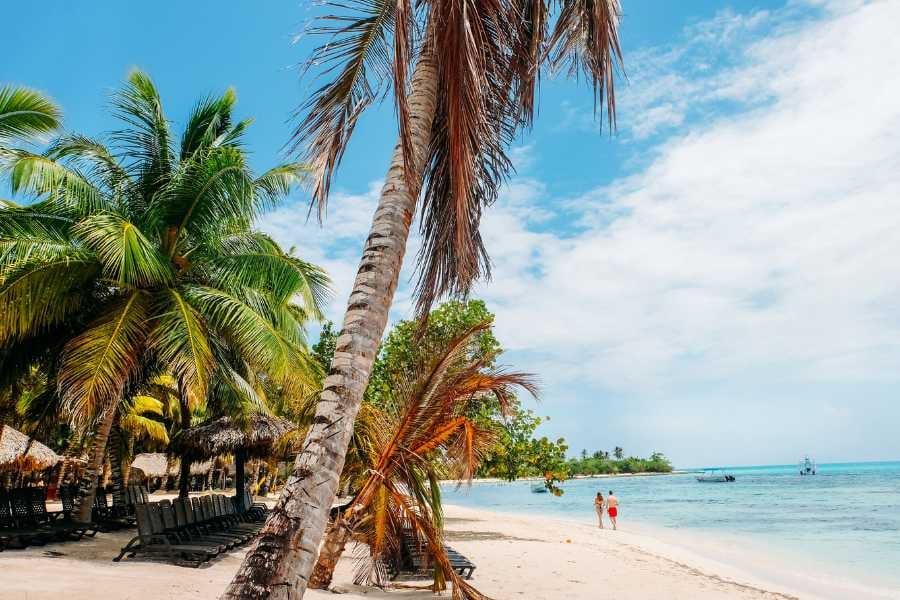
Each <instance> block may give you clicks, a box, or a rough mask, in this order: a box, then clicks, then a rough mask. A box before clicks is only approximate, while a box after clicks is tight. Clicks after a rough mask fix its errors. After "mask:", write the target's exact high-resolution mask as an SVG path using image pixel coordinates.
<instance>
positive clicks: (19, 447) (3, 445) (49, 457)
mask: <svg viewBox="0 0 900 600" xmlns="http://www.w3.org/2000/svg"><path fill="white" fill-rule="evenodd" d="M26 449H27V450H28V453H27V454H26V453H25V450H26ZM58 462H59V455H58V454H57V453H56V452H54V451H53V450H51V449H50V448H48V447H47V446H45V445H44V444H42V443H40V442H38V441H37V440H34V439H32V438H29V437H28V436H27V435H25V434H24V433H22V432H21V431H18V430H16V429H13V428H12V427H10V426H9V425H4V426H3V430H2V431H0V471H19V470H21V471H40V470H43V469H49V468H50V467H52V466H54V465H55V464H56V463H58Z"/></svg>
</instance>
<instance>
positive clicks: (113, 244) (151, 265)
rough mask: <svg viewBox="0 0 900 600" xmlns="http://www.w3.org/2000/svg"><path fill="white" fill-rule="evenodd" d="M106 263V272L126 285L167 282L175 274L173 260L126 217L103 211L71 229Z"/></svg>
mask: <svg viewBox="0 0 900 600" xmlns="http://www.w3.org/2000/svg"><path fill="white" fill-rule="evenodd" d="M72 233H73V235H75V236H76V237H77V238H78V239H80V240H82V241H83V242H84V245H85V246H87V247H88V248H90V249H91V250H92V251H93V252H94V253H95V254H96V255H97V258H98V259H99V260H100V263H101V264H102V265H103V273H104V275H105V276H106V277H107V278H109V279H111V280H113V281H116V282H117V283H119V284H120V285H123V286H145V287H146V286H154V285H165V284H166V283H168V282H170V281H171V280H172V278H173V276H174V274H173V272H172V266H171V262H170V261H169V260H168V259H167V258H166V257H165V256H163V255H162V254H160V252H159V250H158V249H157V247H156V246H155V245H154V244H153V242H151V241H150V240H148V239H147V238H146V237H144V234H143V233H142V232H141V230H140V229H138V227H136V226H135V225H134V224H133V223H131V222H129V221H126V220H125V219H123V218H121V217H119V216H117V215H113V214H109V213H100V214H96V215H93V216H91V217H88V218H87V219H84V220H83V221H81V222H79V223H78V224H77V225H75V227H73V228H72Z"/></svg>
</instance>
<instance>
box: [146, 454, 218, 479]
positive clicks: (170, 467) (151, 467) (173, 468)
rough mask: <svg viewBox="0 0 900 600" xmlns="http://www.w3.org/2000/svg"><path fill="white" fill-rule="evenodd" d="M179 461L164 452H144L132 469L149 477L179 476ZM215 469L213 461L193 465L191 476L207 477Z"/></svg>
mask: <svg viewBox="0 0 900 600" xmlns="http://www.w3.org/2000/svg"><path fill="white" fill-rule="evenodd" d="M178 466H179V461H178V459H172V458H170V457H168V456H167V455H165V454H164V453H162V452H142V453H141V454H138V455H137V456H135V457H134V460H133V461H131V468H132V469H139V470H140V471H141V473H143V474H144V475H146V476H147V477H166V476H167V475H177V474H178V470H179V469H178ZM212 468H213V461H212V460H205V461H203V462H195V463H192V464H191V470H190V473H191V475H205V474H206V473H208V472H209V470H210V469H212Z"/></svg>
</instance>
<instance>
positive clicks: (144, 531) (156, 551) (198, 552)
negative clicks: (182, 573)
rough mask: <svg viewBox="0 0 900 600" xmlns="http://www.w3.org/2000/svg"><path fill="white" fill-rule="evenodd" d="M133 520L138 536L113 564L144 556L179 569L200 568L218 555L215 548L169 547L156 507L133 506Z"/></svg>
mask: <svg viewBox="0 0 900 600" xmlns="http://www.w3.org/2000/svg"><path fill="white" fill-rule="evenodd" d="M135 517H136V519H137V528H138V535H137V536H136V537H134V538H132V539H131V541H129V542H128V544H126V545H125V546H124V547H123V548H122V550H121V551H120V552H119V555H118V556H116V557H115V558H114V559H113V561H114V562H119V561H120V560H122V558H123V557H124V556H126V555H127V556H128V557H129V558H131V557H134V556H135V555H137V554H146V555H149V556H159V557H162V558H165V559H167V560H168V561H169V562H172V563H174V564H178V565H183V566H193V567H199V566H200V565H201V564H203V563H204V562H206V561H208V560H209V559H211V558H213V557H215V556H216V555H218V554H219V547H218V546H215V547H213V546H209V545H205V544H179V543H172V540H171V539H170V537H169V536H167V535H165V533H164V531H165V527H164V526H163V522H162V514H161V511H160V507H159V505H158V504H156V503H141V504H137V505H135Z"/></svg>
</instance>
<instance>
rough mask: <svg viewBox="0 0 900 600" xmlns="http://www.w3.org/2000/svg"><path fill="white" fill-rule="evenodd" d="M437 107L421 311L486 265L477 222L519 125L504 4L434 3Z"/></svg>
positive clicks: (509, 9)
mask: <svg viewBox="0 0 900 600" xmlns="http://www.w3.org/2000/svg"><path fill="white" fill-rule="evenodd" d="M434 11H435V12H434V14H433V15H432V19H434V20H435V22H436V23H439V24H440V26H437V27H435V33H434V38H435V39H434V47H435V51H436V62H437V69H438V74H437V78H438V93H437V98H438V105H437V113H436V115H435V119H434V125H433V131H432V143H431V149H430V156H429V159H428V164H427V169H426V178H427V182H426V186H425V195H424V198H423V204H422V210H423V212H422V220H421V232H422V237H423V244H422V248H421V250H420V254H419V265H420V267H419V280H418V287H417V292H418V294H419V299H418V308H419V312H420V314H426V313H427V311H428V309H429V307H430V306H431V304H432V303H433V302H434V300H435V299H437V298H438V297H440V296H443V295H447V294H449V295H464V294H465V293H466V292H467V291H468V290H469V288H470V287H471V285H472V283H473V282H474V281H475V280H476V279H478V278H479V277H482V276H484V277H489V276H490V265H489V261H488V256H487V252H486V250H485V248H484V243H483V241H482V239H481V234H480V233H479V231H478V227H479V224H480V220H481V213H482V211H483V210H484V208H485V207H486V206H488V205H490V204H492V203H493V202H494V200H495V199H496V197H497V194H498V192H499V188H500V185H501V183H502V182H503V180H504V179H505V177H506V176H507V174H508V173H509V171H510V169H511V167H512V163H511V162H510V160H509V158H508V157H507V156H506V152H505V150H506V148H507V147H508V146H509V145H510V143H511V142H512V140H513V138H514V135H515V132H516V129H517V128H518V126H519V124H520V112H519V110H518V109H517V105H516V103H515V102H514V101H512V100H511V98H510V96H511V94H512V93H513V89H512V88H513V87H514V81H515V77H516V74H515V72H514V71H513V70H512V64H513V59H512V58H511V57H510V56H509V51H510V48H511V47H512V46H513V39H514V37H513V36H514V35H515V33H516V32H515V31H514V28H511V27H510V23H513V24H514V23H517V22H518V14H516V12H515V11H514V10H513V5H511V4H509V3H505V2H488V3H481V2H478V1H477V0H449V1H447V2H442V3H440V4H439V5H437V6H435V8H434Z"/></svg>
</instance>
